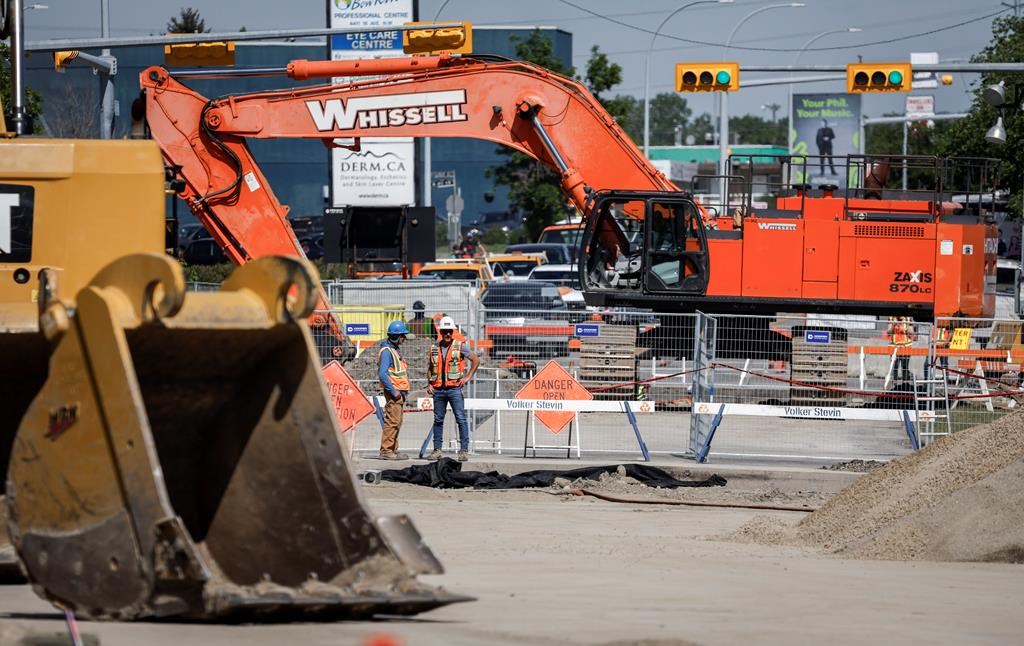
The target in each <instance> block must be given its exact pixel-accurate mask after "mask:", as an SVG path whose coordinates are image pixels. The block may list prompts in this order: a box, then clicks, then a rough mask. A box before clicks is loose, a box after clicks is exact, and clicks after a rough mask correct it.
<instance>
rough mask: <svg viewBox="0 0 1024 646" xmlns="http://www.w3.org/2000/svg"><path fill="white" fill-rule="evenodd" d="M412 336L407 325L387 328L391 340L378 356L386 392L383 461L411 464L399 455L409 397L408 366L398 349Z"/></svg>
mask: <svg viewBox="0 0 1024 646" xmlns="http://www.w3.org/2000/svg"><path fill="white" fill-rule="evenodd" d="M407 336H409V328H408V327H407V326H406V325H405V321H392V322H391V324H390V325H388V338H387V340H385V341H383V342H382V343H381V344H380V351H379V352H378V353H377V365H378V369H377V377H378V379H380V385H381V387H382V388H383V389H384V399H385V403H384V428H383V429H382V430H381V435H380V457H381V459H383V460H408V459H409V456H408V455H406V454H404V453H399V452H398V432H399V431H401V430H402V406H403V405H404V404H405V399H406V397H408V396H409V364H407V363H406V362H405V360H404V359H402V353H401V352H399V350H398V348H399V347H400V346H401V345H402V342H403V341H405V338H406V337H407Z"/></svg>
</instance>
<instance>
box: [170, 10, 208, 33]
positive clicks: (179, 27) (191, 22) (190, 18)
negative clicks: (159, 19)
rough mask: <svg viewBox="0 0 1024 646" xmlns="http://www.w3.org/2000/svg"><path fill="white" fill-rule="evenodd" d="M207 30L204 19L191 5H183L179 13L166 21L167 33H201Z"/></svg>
mask: <svg viewBox="0 0 1024 646" xmlns="http://www.w3.org/2000/svg"><path fill="white" fill-rule="evenodd" d="M209 31H210V30H209V29H207V28H206V21H205V20H203V19H202V18H201V17H200V16H199V10H198V9H193V8H192V7H184V8H183V9H182V10H181V13H180V14H178V15H177V16H175V17H173V18H171V19H170V20H169V21H168V22H167V33H169V34H202V33H207V32H209Z"/></svg>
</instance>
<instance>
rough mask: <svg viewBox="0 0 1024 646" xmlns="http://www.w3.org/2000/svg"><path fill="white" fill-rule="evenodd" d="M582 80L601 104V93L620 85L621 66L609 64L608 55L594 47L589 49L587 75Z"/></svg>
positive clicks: (602, 100) (602, 101)
mask: <svg viewBox="0 0 1024 646" xmlns="http://www.w3.org/2000/svg"><path fill="white" fill-rule="evenodd" d="M583 80H584V81H586V83H587V87H588V88H590V93H591V94H593V95H594V98H596V99H597V100H598V101H601V103H602V104H603V103H604V99H602V98H601V93H602V92H607V91H608V90H610V89H612V88H613V87H615V86H616V85H618V84H619V83H622V66H621V65H619V64H618V63H609V62H608V55H607V54H604V53H603V52H601V50H600V48H598V46H597V45H594V46H593V47H591V48H590V60H588V61H587V73H586V75H584V77H583Z"/></svg>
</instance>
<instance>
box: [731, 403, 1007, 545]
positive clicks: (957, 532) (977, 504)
mask: <svg viewBox="0 0 1024 646" xmlns="http://www.w3.org/2000/svg"><path fill="white" fill-rule="evenodd" d="M730 538H731V539H732V540H746V541H754V542H760V543H790V544H798V545H805V546H810V547H815V548H818V549H822V550H825V551H828V552H832V553H836V554H841V555H843V556H844V557H855V558H871V559H883V560H928V561H986V562H1010V563H1024V412H1021V413H1014V414H1011V415H1006V416H1004V417H1002V418H1001V419H999V420H997V421H995V422H993V423H991V424H987V425H985V426H979V427H976V428H973V429H970V430H966V431H961V432H959V433H954V434H953V435H950V436H947V437H944V438H942V439H940V440H939V441H937V442H934V443H932V444H930V445H929V446H927V447H926V448H924V449H923V450H921V451H918V452H917V453H914V454H912V455H909V456H907V457H904V458H901V459H899V460H895V461H893V462H890V463H888V464H886V465H885V466H883V467H881V468H878V469H875V470H873V471H871V472H870V473H868V474H866V475H865V476H863V477H862V478H860V479H858V480H857V481H856V482H855V483H853V484H852V485H850V486H849V487H847V488H846V489H844V490H843V491H841V492H840V493H839V494H837V495H836V496H835V497H833V498H832V499H831V500H829V501H828V503H826V504H825V505H824V506H823V507H821V508H820V509H819V510H818V511H816V512H815V513H813V514H811V515H809V516H807V517H806V518H804V519H803V520H802V521H801V522H800V523H799V524H797V525H796V526H795V527H789V528H788V529H787V528H785V527H780V525H779V523H778V522H776V521H769V520H764V519H761V518H759V519H755V521H753V522H751V523H748V524H747V525H746V526H744V527H743V528H741V529H740V530H739V531H737V532H735V533H734V534H732V535H731V536H730Z"/></svg>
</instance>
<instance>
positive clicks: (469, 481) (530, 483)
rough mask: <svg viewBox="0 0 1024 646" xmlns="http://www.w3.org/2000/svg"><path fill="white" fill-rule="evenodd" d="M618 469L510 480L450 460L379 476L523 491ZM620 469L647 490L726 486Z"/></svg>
mask: <svg viewBox="0 0 1024 646" xmlns="http://www.w3.org/2000/svg"><path fill="white" fill-rule="evenodd" d="M619 466H620V465H616V464H613V465H610V466H603V467H584V468H581V469H571V470H569V471H555V470H549V469H540V470H537V471H526V472H524V473H519V474H516V475H513V476H510V475H506V474H504V473H499V472H497V471H488V472H487V473H483V472H481V471H463V470H462V463H461V462H458V461H456V460H453V459H452V458H441V459H440V460H438V461H437V462H431V463H429V464H417V465H413V466H411V467H406V468H405V469H386V470H384V471H381V474H380V475H381V479H383V480H388V481H391V482H405V483H408V484H415V485H422V486H424V487H434V488H435V489H466V488H470V487H473V488H475V489H525V488H528V487H550V486H551V485H552V484H554V482H555V478H565V479H566V480H570V481H571V480H575V479H577V478H586V479H588V480H599V479H600V478H601V474H602V473H615V472H616V471H617V470H618V469H619ZM621 467H622V468H623V469H625V470H626V475H627V476H629V477H631V478H634V479H636V480H638V481H640V482H642V483H644V484H645V485H647V486H648V487H661V488H664V489H677V488H679V487H721V486H724V485H725V482H726V480H725V478H723V477H722V476H720V475H718V474H717V473H716V474H712V475H711V476H709V477H708V478H707V479H705V480H676V479H675V478H673V477H672V476H671V475H669V473H668V472H667V471H664V470H662V469H659V468H657V467H651V466H647V465H646V464H624V465H621Z"/></svg>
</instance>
